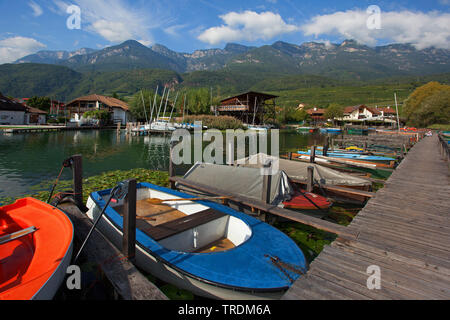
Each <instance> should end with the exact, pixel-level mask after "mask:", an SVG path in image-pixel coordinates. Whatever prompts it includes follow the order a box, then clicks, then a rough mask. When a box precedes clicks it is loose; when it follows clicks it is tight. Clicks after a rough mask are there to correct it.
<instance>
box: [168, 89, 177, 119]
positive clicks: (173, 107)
mask: <svg viewBox="0 0 450 320" xmlns="http://www.w3.org/2000/svg"><path fill="white" fill-rule="evenodd" d="M178 94H179V92H177V95H176V97H175V102H174V103H173V106H172V111H171V112H170V118H169V122H170V120H172V115H173V109H175V106H176V105H177V100H178Z"/></svg>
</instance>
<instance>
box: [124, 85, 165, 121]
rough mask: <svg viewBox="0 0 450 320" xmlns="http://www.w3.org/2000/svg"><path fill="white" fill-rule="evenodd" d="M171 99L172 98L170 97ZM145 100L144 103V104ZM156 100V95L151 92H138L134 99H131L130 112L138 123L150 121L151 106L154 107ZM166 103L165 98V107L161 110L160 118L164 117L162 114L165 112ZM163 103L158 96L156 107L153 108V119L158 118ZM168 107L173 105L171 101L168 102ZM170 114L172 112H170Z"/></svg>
mask: <svg viewBox="0 0 450 320" xmlns="http://www.w3.org/2000/svg"><path fill="white" fill-rule="evenodd" d="M169 98H170V97H169ZM142 100H144V103H143V102H142ZM154 100H155V93H154V92H152V91H149V90H142V91H138V92H136V93H135V94H134V95H133V97H132V98H131V103H130V112H131V114H132V115H133V117H134V118H135V119H137V120H138V121H145V120H150V116H151V109H150V106H153V103H154ZM165 102H166V99H165V98H164V101H163V106H162V110H161V114H160V116H161V117H162V112H163V110H164V103H165ZM160 103H161V96H160V95H157V96H156V106H153V118H156V115H157V112H158V110H159V107H160ZM144 104H145V111H144ZM168 105H170V106H171V105H172V104H171V102H170V100H169V102H168ZM169 112H170V111H169Z"/></svg>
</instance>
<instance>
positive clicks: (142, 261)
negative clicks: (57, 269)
mask: <svg viewBox="0 0 450 320" xmlns="http://www.w3.org/2000/svg"><path fill="white" fill-rule="evenodd" d="M88 208H90V209H89V211H88V212H87V215H88V216H89V218H91V219H93V217H94V211H96V210H97V211H98V210H100V208H98V207H97V205H96V204H95V202H94V201H93V200H92V198H89V200H88ZM98 228H99V230H100V231H101V232H102V233H103V234H104V235H105V237H107V238H108V239H109V240H110V241H111V242H112V243H113V244H114V245H115V246H116V247H117V248H120V247H121V246H122V239H123V232H122V230H120V229H119V228H117V226H115V225H114V224H113V223H112V222H111V221H110V220H109V219H107V218H104V217H103V218H102V219H101V220H100V222H99V224H98ZM135 261H136V262H135V263H136V265H137V266H138V267H139V268H140V269H142V270H143V271H145V272H147V273H150V274H152V275H153V276H155V277H156V278H158V279H160V280H162V281H164V282H167V283H170V284H172V285H174V286H175V287H178V288H182V289H184V290H187V291H190V292H192V293H193V294H195V295H197V296H200V297H204V298H209V299H218V300H278V299H280V298H281V297H282V295H283V294H284V293H285V292H286V290H280V291H275V292H251V291H247V292H246V291H237V290H233V289H231V288H230V289H227V288H221V287H218V286H216V285H213V284H209V283H207V282H204V281H201V280H199V279H196V278H195V277H191V276H189V275H187V274H185V273H183V272H180V270H177V269H176V268H174V267H172V266H170V264H168V263H166V262H164V261H162V260H161V259H159V258H158V256H157V255H155V254H153V253H151V252H150V251H149V250H146V248H144V247H143V246H142V245H140V244H139V243H138V244H136V257H135Z"/></svg>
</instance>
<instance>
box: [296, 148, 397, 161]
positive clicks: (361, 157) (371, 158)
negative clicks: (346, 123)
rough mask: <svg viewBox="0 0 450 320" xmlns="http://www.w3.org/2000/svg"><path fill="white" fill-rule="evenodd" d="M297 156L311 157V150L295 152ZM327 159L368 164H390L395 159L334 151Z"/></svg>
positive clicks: (318, 153) (317, 153) (320, 152)
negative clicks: (359, 161) (381, 162)
mask: <svg viewBox="0 0 450 320" xmlns="http://www.w3.org/2000/svg"><path fill="white" fill-rule="evenodd" d="M297 153H298V154H302V155H311V150H308V151H297ZM316 155H320V156H322V155H323V152H322V151H321V150H316ZM327 156H328V157H331V158H343V159H351V160H362V161H369V162H373V161H384V162H390V161H395V160H396V159H394V158H390V157H382V156H372V155H364V154H359V153H355V152H353V153H352V152H347V153H346V152H334V151H330V152H328V153H327Z"/></svg>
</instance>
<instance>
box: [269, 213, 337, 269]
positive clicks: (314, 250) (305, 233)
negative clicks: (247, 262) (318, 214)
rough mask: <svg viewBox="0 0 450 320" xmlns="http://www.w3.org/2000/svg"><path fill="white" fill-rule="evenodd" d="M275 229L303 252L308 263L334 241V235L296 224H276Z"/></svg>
mask: <svg viewBox="0 0 450 320" xmlns="http://www.w3.org/2000/svg"><path fill="white" fill-rule="evenodd" d="M274 227H275V228H277V229H278V230H280V231H282V232H284V233H285V234H286V235H288V236H289V237H290V238H291V239H292V240H294V242H295V243H296V244H297V245H298V247H299V248H300V249H301V250H302V251H303V253H304V255H305V258H306V260H307V261H308V262H311V261H313V260H314V259H315V258H316V257H317V256H318V255H319V253H320V252H322V250H323V248H324V246H326V245H329V244H331V243H332V242H333V241H334V240H336V235H334V234H332V233H329V232H325V231H322V230H318V229H316V228H313V227H310V226H306V225H303V224H301V223H298V222H278V223H276V224H275V225H274Z"/></svg>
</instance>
